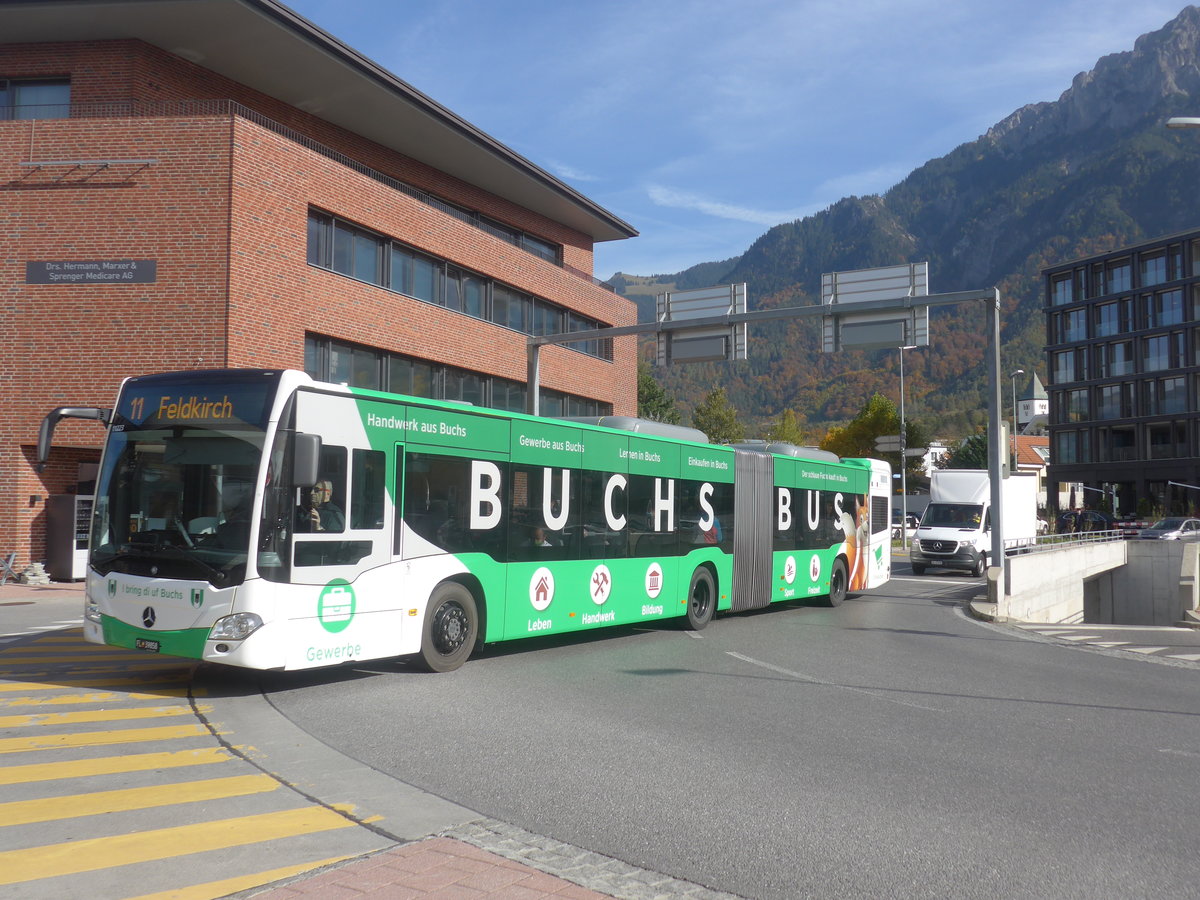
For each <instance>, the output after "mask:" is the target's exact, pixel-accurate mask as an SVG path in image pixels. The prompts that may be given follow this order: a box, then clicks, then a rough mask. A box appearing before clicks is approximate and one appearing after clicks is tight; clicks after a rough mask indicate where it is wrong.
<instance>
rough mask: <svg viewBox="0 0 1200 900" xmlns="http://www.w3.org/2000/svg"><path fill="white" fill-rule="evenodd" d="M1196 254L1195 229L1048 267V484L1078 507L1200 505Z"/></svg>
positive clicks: (1138, 509)
mask: <svg viewBox="0 0 1200 900" xmlns="http://www.w3.org/2000/svg"><path fill="white" fill-rule="evenodd" d="M1198 260H1200V231H1192V232H1187V233H1183V234H1176V235H1171V236H1169V237H1162V238H1158V239H1156V240H1153V241H1148V242H1146V243H1144V244H1138V245H1136V246H1133V247H1126V248H1123V249H1120V250H1114V251H1111V252H1109V253H1104V254H1100V255H1097V256H1091V257H1087V258H1084V259H1078V260H1075V261H1073V262H1067V263H1063V264H1061V265H1057V266H1052V267H1049V268H1047V269H1044V270H1043V273H1042V274H1043V277H1044V280H1045V310H1046V356H1047V363H1048V366H1049V373H1050V384H1049V386H1048V392H1049V395H1050V440H1051V444H1050V446H1051V463H1050V469H1049V481H1050V482H1051V483H1054V482H1060V483H1061V482H1073V483H1078V484H1081V485H1083V491H1082V496H1078V497H1077V503H1078V505H1080V506H1088V507H1106V506H1108V505H1109V504H1110V502H1111V501H1110V500H1109V499H1108V498H1110V497H1111V496H1112V495H1113V492H1114V490H1115V493H1116V497H1117V510H1116V512H1118V513H1119V514H1123V515H1134V514H1139V513H1140V514H1142V515H1147V514H1150V513H1152V512H1154V511H1156V510H1158V509H1161V510H1163V511H1166V512H1173V513H1183V512H1195V511H1196V510H1200V416H1198V415H1197V410H1198V408H1200V308H1198V304H1197V299H1198V296H1200V289H1198V283H1200V265H1198ZM1049 494H1050V497H1051V498H1052V502H1053V498H1054V497H1055V496H1056V492H1054V491H1053V490H1051V491H1050V492H1049Z"/></svg>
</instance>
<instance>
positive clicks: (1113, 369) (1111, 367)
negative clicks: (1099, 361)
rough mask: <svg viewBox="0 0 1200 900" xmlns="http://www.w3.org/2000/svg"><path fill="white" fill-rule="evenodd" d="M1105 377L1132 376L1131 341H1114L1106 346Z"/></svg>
mask: <svg viewBox="0 0 1200 900" xmlns="http://www.w3.org/2000/svg"><path fill="white" fill-rule="evenodd" d="M1104 374H1105V376H1106V377H1114V376H1117V375H1132V374H1133V341H1114V342H1113V343H1111V344H1109V345H1108V366H1107V370H1106V371H1105V373H1104Z"/></svg>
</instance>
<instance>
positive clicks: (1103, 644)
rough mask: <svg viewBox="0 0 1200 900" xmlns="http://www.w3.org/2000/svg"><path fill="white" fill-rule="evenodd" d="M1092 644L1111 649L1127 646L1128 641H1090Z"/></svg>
mask: <svg viewBox="0 0 1200 900" xmlns="http://www.w3.org/2000/svg"><path fill="white" fill-rule="evenodd" d="M1092 646H1093V647H1101V648H1103V649H1105V650H1111V649H1112V648H1113V647H1128V646H1129V641H1092Z"/></svg>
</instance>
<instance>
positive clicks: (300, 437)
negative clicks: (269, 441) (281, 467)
mask: <svg viewBox="0 0 1200 900" xmlns="http://www.w3.org/2000/svg"><path fill="white" fill-rule="evenodd" d="M292 440H293V442H294V443H293V445H292V448H293V455H292V484H294V485H295V486H296V487H312V486H313V485H314V484H316V483H317V471H318V469H319V466H320V462H321V436H320V435H319V434H305V433H304V432H297V433H296V435H295V436H294V437H293V438H292Z"/></svg>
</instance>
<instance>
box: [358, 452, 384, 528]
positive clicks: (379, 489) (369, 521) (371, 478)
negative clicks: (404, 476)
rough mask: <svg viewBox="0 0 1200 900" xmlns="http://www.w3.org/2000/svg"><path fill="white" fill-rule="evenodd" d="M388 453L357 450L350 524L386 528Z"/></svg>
mask: <svg viewBox="0 0 1200 900" xmlns="http://www.w3.org/2000/svg"><path fill="white" fill-rule="evenodd" d="M386 465H387V456H386V454H384V453H383V451H381V450H355V451H354V469H353V472H352V478H351V482H350V527H351V528H359V529H375V528H382V527H383V506H384V496H385V493H386V485H385V481H384V473H385V471H386V470H385V466H386Z"/></svg>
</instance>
